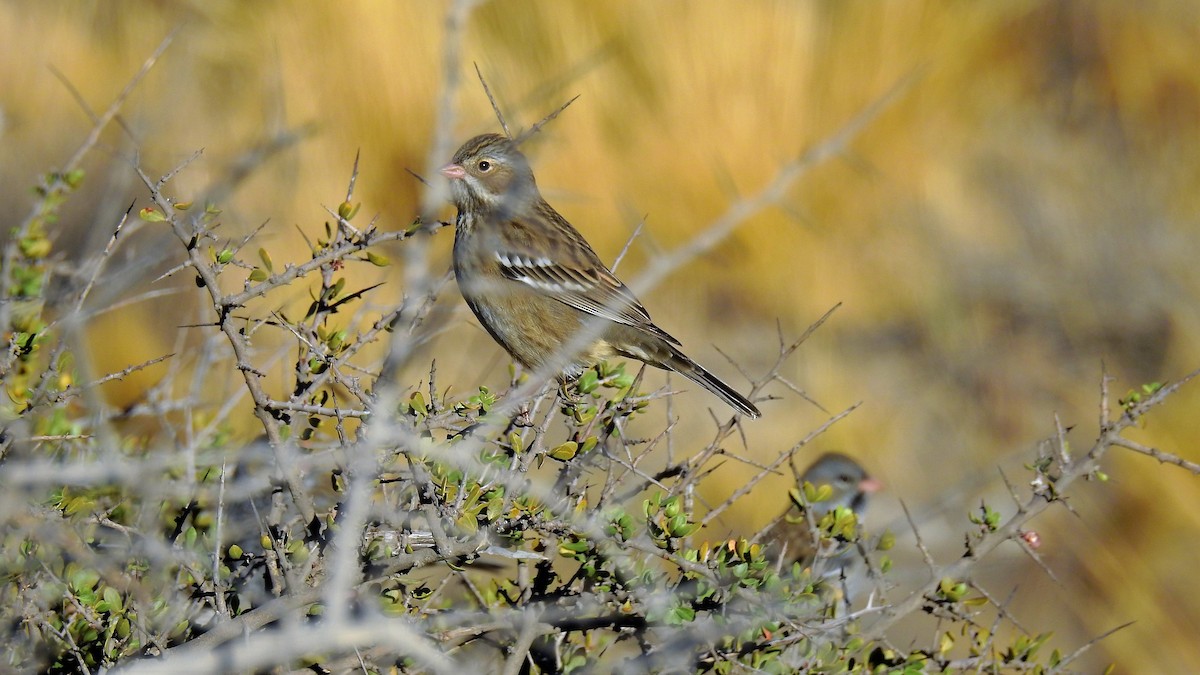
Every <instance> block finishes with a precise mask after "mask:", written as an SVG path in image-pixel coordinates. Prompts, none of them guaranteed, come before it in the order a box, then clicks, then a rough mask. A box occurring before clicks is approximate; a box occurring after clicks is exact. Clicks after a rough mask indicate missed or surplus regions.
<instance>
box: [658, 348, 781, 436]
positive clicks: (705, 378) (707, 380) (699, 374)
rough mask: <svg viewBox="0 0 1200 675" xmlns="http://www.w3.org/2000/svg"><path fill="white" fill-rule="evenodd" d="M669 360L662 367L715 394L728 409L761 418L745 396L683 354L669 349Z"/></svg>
mask: <svg viewBox="0 0 1200 675" xmlns="http://www.w3.org/2000/svg"><path fill="white" fill-rule="evenodd" d="M671 352H672V353H671V359H670V360H668V361H667V363H665V364H664V365H665V366H666V367H667V368H670V369H671V370H673V371H675V372H677V373H679V374H680V375H683V376H684V377H687V378H688V379H689V380H691V381H693V382H695V383H696V384H698V385H700V386H701V387H704V388H705V389H707V390H709V391H711V392H712V393H714V394H716V395H717V396H718V397H719V398H720V399H721V400H722V401H725V403H727V404H728V405H729V407H731V408H733V409H734V410H736V411H738V413H740V414H742V415H745V416H746V417H749V418H751V419H758V418H759V417H762V413H761V412H759V410H758V408H756V407H755V406H754V404H753V403H751V402H750V401H749V399H747V398H746V397H745V396H742V395H741V394H739V393H737V392H736V391H734V389H733V387H731V386H729V385H727V384H725V383H724V382H722V381H721V380H719V379H717V376H716V375H713V374H712V373H710V372H708V371H707V370H705V369H704V368H703V367H702V366H701V365H700V364H698V363H696V362H695V361H693V360H691V359H689V358H688V357H687V355H685V354H684V353H683V352H681V351H679V350H678V349H675V348H674V346H672V347H671Z"/></svg>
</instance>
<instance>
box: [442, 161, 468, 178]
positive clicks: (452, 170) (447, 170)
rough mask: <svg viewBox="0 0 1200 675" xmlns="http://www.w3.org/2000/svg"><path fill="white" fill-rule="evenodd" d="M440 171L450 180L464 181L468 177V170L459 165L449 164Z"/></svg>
mask: <svg viewBox="0 0 1200 675" xmlns="http://www.w3.org/2000/svg"><path fill="white" fill-rule="evenodd" d="M438 171H440V172H441V174H442V175H443V176H445V177H446V178H449V179H450V180H462V179H463V178H466V177H467V170H466V169H464V168H462V167H461V166H459V165H457V164H447V165H446V166H443V167H442V168H441V169H439V170H438Z"/></svg>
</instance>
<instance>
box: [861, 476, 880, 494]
mask: <svg viewBox="0 0 1200 675" xmlns="http://www.w3.org/2000/svg"><path fill="white" fill-rule="evenodd" d="M858 489H859V490H861V491H862V492H864V493H866V494H871V493H874V492H879V491H880V490H882V489H883V481H881V480H878V479H876V478H864V479H862V480H861V481H859V483H858Z"/></svg>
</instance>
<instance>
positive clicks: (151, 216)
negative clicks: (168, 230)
mask: <svg viewBox="0 0 1200 675" xmlns="http://www.w3.org/2000/svg"><path fill="white" fill-rule="evenodd" d="M138 217H139V218H141V219H142V220H144V221H146V222H147V223H162V222H166V220H167V217H166V216H165V215H163V212H162V211H159V210H158V209H156V208H154V207H153V206H147V207H146V208H144V209H142V210H141V211H138Z"/></svg>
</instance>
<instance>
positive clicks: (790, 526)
mask: <svg viewBox="0 0 1200 675" xmlns="http://www.w3.org/2000/svg"><path fill="white" fill-rule="evenodd" d="M804 483H810V484H812V486H813V487H815V488H817V489H820V488H821V487H822V486H826V485H828V486H829V487H830V488H831V490H832V492H831V494H830V497H829V498H828V499H826V500H822V501H820V502H814V503H812V504H809V505H808V508H809V509H810V510H811V515H812V518H813V520H812V522H813V523H819V522H820V521H821V518H823V517H824V516H825V515H826V514H827V513H830V512H832V511H834V510H835V509H837V508H839V507H845V508H848V509H850V510H851V511H853V512H854V514H855V515H856V516H858V517H860V518H861V517H862V515H863V512H864V511H865V509H866V505H867V498H868V497H869V496H870V495H871V494H872V493H875V492H878V491H879V489H880V488H882V487H883V484H882V483H881V482H880V481H878V480H876V479H875V478H872V477H870V476H869V475H867V472H866V470H865V469H863V467H862V466H861V465H860V464H859V463H858V462H856V461H854V460H853V459H851V458H850V457H848V456H846V455H844V454H842V453H840V452H828V453H825V454H824V455H821V456H820V457H819V458H817V459H816V461H814V462H813V463H812V464H811V465H809V467H808V468H807V469H805V471H804V473H803V474H802V475H801V476H800V480H799V487H800V488H801V490H803V486H804ZM801 494H803V492H801ZM762 539H763V541H764V542H765V543H766V544H767V546H768V559H770V560H772V561H773V562H775V563H776V564H780V565H791V564H792V563H800V566H801V567H802V568H803V567H811V568H812V570H813V574H814V576H815V577H821V578H828V577H833V576H838V575H840V574H843V573H844V572H845V571H846V568H848V567H849V566H850V565H851V564H852V563H853V562H854V561H855V560H856V559H857V554H856V551H855V549H854V547H853V546H851V545H849V544H847V543H846V542H839V541H837V540H833V541H831V540H828V539H826V540H825V541H824V542H822V541H821V537H820V535H819V533H818V532H816V531H814V528H813V527H811V526H810V524H809V519H808V516H807V515H806V514H805V513H804V510H803V508H802V507H801V505H800V504H799V503H797V502H796V501H795V500H794V499H793V501H792V503H790V504H789V505H788V507H787V510H785V511H784V513H783V515H781V516H780V517H779V518H777V519H776V520H775V522H774V523H772V524H771V525H770V526H769V527H768V528H767V530H766V531H765V532H764V533H763V537H762Z"/></svg>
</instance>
